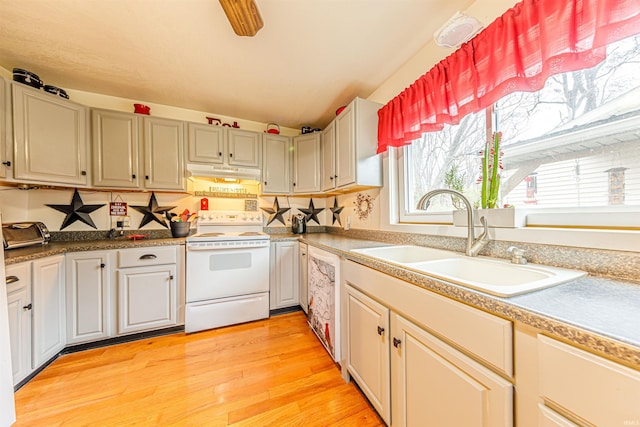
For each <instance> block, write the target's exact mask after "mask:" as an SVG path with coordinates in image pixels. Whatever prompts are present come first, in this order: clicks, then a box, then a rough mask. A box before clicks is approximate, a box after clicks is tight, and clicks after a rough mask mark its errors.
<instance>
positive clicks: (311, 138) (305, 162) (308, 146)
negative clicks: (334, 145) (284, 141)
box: [293, 132, 320, 193]
mask: <svg viewBox="0 0 640 427" xmlns="http://www.w3.org/2000/svg"><path fill="white" fill-rule="evenodd" d="M319 191H320V133H319V132H318V133H308V134H304V135H300V136H296V137H294V138H293V193H317V192H319Z"/></svg>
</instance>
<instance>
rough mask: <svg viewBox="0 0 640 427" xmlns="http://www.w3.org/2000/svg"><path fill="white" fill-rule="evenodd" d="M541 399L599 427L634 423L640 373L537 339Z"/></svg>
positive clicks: (639, 409) (638, 409) (638, 414)
mask: <svg viewBox="0 0 640 427" xmlns="http://www.w3.org/2000/svg"><path fill="white" fill-rule="evenodd" d="M538 352H539V363H540V366H539V368H540V369H539V372H540V396H541V397H542V398H543V400H544V402H545V404H547V405H549V406H552V407H554V408H558V412H563V413H566V414H567V415H571V414H574V415H576V416H578V417H579V418H580V419H582V420H585V421H588V422H589V423H592V424H593V425H598V426H613V425H625V424H626V423H637V422H638V420H639V419H640V406H638V402H640V372H638V371H635V370H633V369H631V368H627V367H626V366H622V365H619V364H617V363H614V362H612V361H610V360H607V359H604V358H602V357H599V356H596V355H593V354H591V353H587V352H586V351H583V350H580V349H577V348H575V347H572V346H570V345H567V344H564V343H561V342H559V341H556V340H554V339H551V338H549V337H545V336H542V335H538Z"/></svg>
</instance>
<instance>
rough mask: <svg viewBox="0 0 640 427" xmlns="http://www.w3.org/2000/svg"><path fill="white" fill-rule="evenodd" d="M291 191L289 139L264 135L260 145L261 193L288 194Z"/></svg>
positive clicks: (268, 134)
mask: <svg viewBox="0 0 640 427" xmlns="http://www.w3.org/2000/svg"><path fill="white" fill-rule="evenodd" d="M290 189H291V139H290V138H289V137H287V136H281V135H274V134H270V133H265V134H264V136H263V143H262V193H263V194H288V193H289V191H290Z"/></svg>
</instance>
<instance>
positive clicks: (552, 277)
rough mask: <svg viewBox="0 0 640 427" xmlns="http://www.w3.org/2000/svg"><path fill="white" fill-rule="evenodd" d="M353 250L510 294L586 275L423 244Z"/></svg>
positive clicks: (480, 288)
mask: <svg viewBox="0 0 640 427" xmlns="http://www.w3.org/2000/svg"><path fill="white" fill-rule="evenodd" d="M352 252H357V253H361V254H363V255H367V256H371V257H374V258H378V259H380V260H382V261H386V262H391V263H396V264H401V265H403V266H405V267H406V268H409V269H412V270H416V271H419V272H421V273H424V274H426V275H428V276H431V277H435V278H437V279H442V280H445V281H448V282H452V283H456V284H459V285H462V286H465V287H468V288H472V289H476V290H479V291H483V292H486V293H489V294H492V295H496V296H500V297H511V296H514V295H520V294H524V293H527V292H532V291H536V290H539V289H544V288H548V287H551V286H556V285H560V284H562V283H566V282H569V281H571V280H575V279H578V278H580V277H583V276H586V275H587V273H586V272H584V271H580V270H569V269H566V268H558V267H550V266H545V265H538V264H526V265H519V264H511V263H510V262H509V261H505V260H497V259H487V258H476V257H467V256H462V255H458V254H456V253H454V252H449V251H444V250H439V249H431V248H425V247H423V246H410V245H406V246H383V247H376V248H367V249H353V250H352Z"/></svg>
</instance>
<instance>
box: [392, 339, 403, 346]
mask: <svg viewBox="0 0 640 427" xmlns="http://www.w3.org/2000/svg"><path fill="white" fill-rule="evenodd" d="M401 342H402V341H400V340H399V339H398V338H396V337H393V346H394V347H395V348H398V347H400V343H401Z"/></svg>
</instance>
